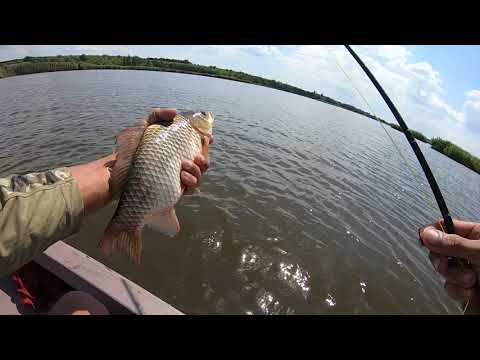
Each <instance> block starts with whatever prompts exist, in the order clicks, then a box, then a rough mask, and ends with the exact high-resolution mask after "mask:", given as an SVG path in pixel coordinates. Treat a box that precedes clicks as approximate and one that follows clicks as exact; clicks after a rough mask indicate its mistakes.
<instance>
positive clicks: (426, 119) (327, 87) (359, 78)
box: [278, 46, 480, 155]
mask: <svg viewBox="0 0 480 360" xmlns="http://www.w3.org/2000/svg"><path fill="white" fill-rule="evenodd" d="M355 50H356V51H357V53H358V54H359V55H360V56H361V57H362V59H363V60H364V62H365V63H366V64H367V66H368V67H369V68H370V70H371V71H372V72H373V73H374V75H375V77H376V78H377V79H378V81H379V82H380V84H381V85H382V87H383V88H384V89H385V91H386V92H387V94H389V96H390V97H391V98H392V100H393V102H394V103H395V104H396V105H397V107H398V109H399V111H400V113H401V114H402V115H403V117H404V119H405V121H406V122H407V124H408V125H409V126H410V127H411V128H412V129H415V130H418V131H421V132H423V133H425V134H426V135H427V136H429V137H432V136H440V137H442V138H446V139H448V140H451V141H453V142H455V143H456V144H458V145H460V146H462V147H464V148H465V149H467V150H468V151H471V152H473V153H474V154H476V155H480V145H479V141H478V139H477V138H478V132H480V90H472V91H469V92H467V93H466V94H465V96H466V100H465V103H464V107H463V109H460V111H459V110H456V109H455V108H454V107H453V106H451V105H450V104H449V103H448V102H447V101H446V100H445V90H444V88H443V86H442V79H441V76H440V73H439V72H438V71H436V70H435V69H434V68H433V66H432V65H431V64H430V63H428V62H425V61H422V62H413V61H412V60H411V58H412V54H411V52H410V51H409V50H408V49H407V48H405V47H403V46H357V47H355ZM278 61H280V62H282V63H283V64H285V65H286V66H287V67H288V68H289V72H290V73H292V74H295V75H294V77H291V81H292V82H295V84H294V85H297V86H303V87H307V88H308V89H309V90H316V91H317V92H323V93H324V94H326V95H328V96H330V97H333V98H336V99H339V100H340V101H344V102H349V103H351V104H353V105H355V106H357V107H360V108H361V109H364V110H366V111H370V110H369V108H368V107H367V105H366V104H365V102H364V101H363V100H362V98H361V97H360V96H358V95H357V93H356V91H355V89H354V87H353V85H352V83H351V82H350V81H349V80H348V79H347V78H346V77H345V75H344V74H343V73H342V71H341V70H340V69H339V68H338V67H337V66H336V62H338V63H339V64H340V65H341V67H342V68H343V69H344V71H345V72H346V73H347V75H348V76H349V77H350V78H351V79H352V80H353V83H354V85H355V86H356V87H357V88H358V89H359V90H360V91H361V93H362V95H363V97H365V98H366V99H367V101H368V102H369V104H370V106H371V107H372V108H373V111H374V112H375V113H376V114H377V115H378V116H380V117H383V118H385V119H386V120H388V121H390V122H395V120H394V118H393V116H392V115H391V113H390V111H389V109H388V108H387V106H386V104H385V102H384V101H383V100H382V99H381V97H380V96H379V94H378V92H377V91H376V89H375V88H374V87H373V85H372V84H371V82H370V80H369V79H368V78H367V77H366V75H365V74H364V73H363V71H362V70H361V69H360V67H359V66H358V65H357V64H356V62H355V60H354V59H353V58H352V57H351V56H350V54H348V52H347V51H346V50H345V49H343V48H342V47H340V46H300V47H298V48H297V49H296V50H295V51H294V52H293V54H291V55H289V56H279V57H278ZM472 132H476V133H477V136H475V135H474V134H472Z"/></svg>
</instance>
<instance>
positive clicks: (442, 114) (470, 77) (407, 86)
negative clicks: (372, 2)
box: [0, 45, 480, 156]
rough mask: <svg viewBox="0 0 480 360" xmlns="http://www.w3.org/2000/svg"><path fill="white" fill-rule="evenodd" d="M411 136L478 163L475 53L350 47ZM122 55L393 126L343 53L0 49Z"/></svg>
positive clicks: (479, 53) (478, 57)
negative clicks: (214, 74) (234, 76)
mask: <svg viewBox="0 0 480 360" xmlns="http://www.w3.org/2000/svg"><path fill="white" fill-rule="evenodd" d="M354 49H355V50H356V51H357V52H358V53H359V55H360V56H361V57H362V58H363V60H364V61H365V62H366V63H367V64H368V65H369V67H370V69H371V70H372V72H373V73H374V74H375V76H376V77H377V79H378V80H379V82H380V83H381V84H382V86H383V87H384V88H385V90H386V91H387V93H388V94H389V95H390V97H391V98H392V100H393V101H394V103H395V104H396V105H397V107H398V108H399V110H400V113H401V114H402V115H403V116H404V118H405V120H406V121H407V123H408V124H409V126H410V127H411V128H412V129H415V130H419V131H421V132H423V133H425V134H426V135H427V136H429V137H432V136H440V137H442V138H445V139H448V140H451V141H453V142H455V143H457V144H458V145H460V146H462V147H464V148H465V149H467V150H469V151H471V152H472V153H474V154H475V155H477V156H480V141H478V139H479V137H480V71H478V64H480V46H418V45H415V46H410V45H409V46H399V45H391V46H388V45H384V46H370V45H369V46H354ZM82 53H85V54H120V55H127V54H129V55H138V56H142V57H147V56H148V57H171V58H180V59H189V60H190V61H192V62H194V63H198V64H204V65H215V66H218V67H225V68H230V69H234V70H240V71H245V72H248V73H252V74H255V75H260V76H264V77H268V78H271V79H276V80H279V81H283V82H287V83H290V84H292V85H295V86H299V87H302V88H304V89H307V90H315V91H317V92H318V93H323V94H325V95H327V96H330V97H333V98H335V99H338V100H340V101H344V102H348V103H351V104H353V105H355V106H358V107H360V108H362V109H364V110H367V111H369V108H368V106H367V105H366V104H365V103H364V102H363V100H362V98H361V97H360V96H358V94H357V93H356V92H355V90H354V88H353V87H352V84H351V82H349V80H347V79H346V77H345V76H344V74H343V73H342V72H341V70H340V69H339V68H338V66H337V63H338V64H340V65H341V67H342V68H343V69H344V70H345V71H346V72H347V74H348V75H349V77H351V78H352V80H353V82H354V83H355V86H356V87H358V88H359V89H360V91H361V92H362V94H363V95H364V97H365V98H366V99H367V101H368V102H369V105H370V106H371V107H372V108H373V112H375V113H376V114H377V115H379V116H381V117H383V118H385V119H386V120H388V121H391V122H395V120H394V118H393V117H392V115H391V114H390V112H389V110H388V108H387V107H386V105H385V103H384V102H383V100H382V99H381V98H380V96H379V95H378V93H377V92H376V90H375V89H374V87H373V86H372V85H371V83H370V81H369V80H368V79H367V78H366V76H365V74H364V73H363V72H362V70H361V69H360V68H359V67H358V65H357V64H356V63H355V61H354V60H353V59H352V57H351V56H350V55H349V54H348V53H347V52H346V50H345V49H344V48H343V47H341V46H320V45H319V46H317V45H315V46H302V45H295V46H270V45H255V46H252V45H235V46H233V45H232V46H214V45H208V46H200V45H194V46H172V45H169V46H163V45H154V46H139V45H129V46H123V45H122V46H116V45H105V46H101V45H61V46H60V45H59V46H53V45H45V46H39V45H35V46H26V45H8V46H4V45H3V46H0V61H3V60H9V59H14V58H22V57H24V56H28V55H30V56H41V55H58V54H82Z"/></svg>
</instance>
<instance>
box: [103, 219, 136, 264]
mask: <svg viewBox="0 0 480 360" xmlns="http://www.w3.org/2000/svg"><path fill="white" fill-rule="evenodd" d="M98 244H99V246H100V248H101V249H102V251H103V253H104V254H105V255H107V256H110V255H111V254H112V252H113V250H114V249H118V250H120V251H122V252H123V253H125V254H127V256H128V257H129V258H130V260H132V261H133V262H134V263H135V264H137V265H138V264H140V257H141V255H142V247H143V243H142V229H141V228H138V229H135V230H133V231H127V230H123V229H120V228H119V227H117V226H115V225H114V224H113V223H112V222H111V221H110V223H109V224H108V226H107V228H106V230H105V233H104V235H103V237H102V239H101V240H100V242H99V243H98Z"/></svg>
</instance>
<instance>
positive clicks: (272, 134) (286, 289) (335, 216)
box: [0, 70, 480, 314]
mask: <svg viewBox="0 0 480 360" xmlns="http://www.w3.org/2000/svg"><path fill="white" fill-rule="evenodd" d="M153 107H176V108H177V109H179V110H207V111H213V112H214V113H215V115H216V120H215V127H214V135H215V143H214V144H213V145H212V146H211V147H210V154H211V167H210V169H209V171H208V172H207V173H206V174H205V176H204V177H203V179H202V185H201V189H200V190H201V191H200V193H199V194H197V195H193V196H189V197H184V198H183V199H182V200H181V202H180V203H179V204H178V205H177V208H176V209H177V215H178V218H179V221H180V224H181V232H180V233H179V235H178V236H177V237H175V238H173V239H172V238H168V237H165V236H162V235H159V234H158V233H155V232H154V231H153V230H150V229H144V233H143V237H144V240H145V244H144V254H143V258H142V263H141V265H140V266H135V265H133V264H131V263H129V261H128V260H127V259H126V258H124V257H123V256H121V255H118V254H116V255H113V256H112V257H110V258H105V257H104V256H102V254H101V253H100V251H99V250H98V248H97V245H96V244H97V241H98V239H99V237H100V236H101V234H102V232H103V230H104V228H105V225H106V223H107V222H108V220H109V217H110V216H111V214H112V212H113V209H114V204H112V205H111V206H108V207H107V208H106V209H104V210H102V211H101V212H99V213H98V214H96V215H95V216H90V217H88V218H86V219H85V221H84V225H83V227H82V230H81V232H80V234H78V236H76V237H75V238H74V239H73V240H71V241H70V243H71V244H72V245H73V246H75V247H77V248H79V249H81V250H82V251H85V252H86V253H88V254H89V255H90V256H92V257H94V258H96V259H97V260H99V261H101V262H103V263H105V264H106V265H108V266H110V267H111V268H113V269H114V270H116V271H118V272H120V273H122V274H123V275H125V276H127V277H128V278H130V279H131V280H133V281H135V282H137V283H139V284H140V285H142V286H144V287H145V288H146V289H148V290H149V291H151V292H153V293H155V294H157V295H158V296H160V297H161V298H162V299H164V300H165V301H167V302H170V303H172V304H173V305H174V306H176V307H178V308H179V309H180V310H182V311H184V312H186V313H191V314H212V313H213V314H225V313H228V314H232V313H233V314H445V313H453V314H455V313H460V308H459V306H458V305H457V304H456V303H454V302H453V301H451V300H450V299H449V298H448V297H447V296H446V294H445V293H444V290H443V285H442V283H441V282H440V281H439V278H438V276H437V275H435V274H434V273H433V272H432V270H431V266H430V264H429V262H428V256H427V252H426V251H425V249H423V248H421V247H420V246H419V243H418V239H417V228H418V227H420V226H422V225H424V224H427V223H430V222H432V221H433V220H434V219H435V218H437V217H438V216H439V213H438V210H437V209H436V205H435V203H434V199H433V196H432V195H431V192H430V190H429V188H428V185H427V184H426V181H425V179H424V177H423V175H419V177H415V176H413V175H412V174H411V172H410V171H409V169H408V167H407V166H406V165H405V163H404V162H403V161H402V159H401V157H400V155H399V154H398V153H397V151H396V150H395V148H394V146H393V145H392V143H391V142H390V141H389V140H388V138H387V136H386V134H385V133H384V130H383V129H382V128H381V125H380V124H379V123H378V122H376V121H373V120H371V119H369V118H366V117H364V116H361V115H358V114H355V113H352V112H349V111H346V110H343V109H340V108H337V107H334V106H331V105H327V104H324V103H321V102H318V101H315V100H312V99H308V98H304V97H301V96H298V95H294V94H289V93H285V92H281V91H278V90H274V89H269V88H265V87H260V86H255V85H249V84H244V83H239V82H234V81H227V80H221V79H215V78H209V77H201V76H194V75H185V74H173V73H161V72H143V71H114V70H100V71H97V70H91V71H77V72H59V73H43V74H33V75H27V76H19V77H13V78H6V79H2V80H0V136H1V139H2V141H1V143H0V150H1V151H0V176H2V175H8V174H11V173H25V172H28V171H36V170H42V169H47V168H52V167H58V166H63V165H72V164H78V163H82V162H87V161H91V160H94V159H96V158H98V157H101V156H104V155H107V154H108V153H109V152H111V151H112V150H113V145H114V137H113V136H114V134H115V133H116V132H118V131H119V130H121V129H122V128H124V127H126V126H129V125H130V124H131V123H132V122H133V121H135V120H136V119H137V118H139V117H141V116H143V115H144V114H145V113H147V112H148V111H149V109H151V108H153ZM407 121H408V119H407ZM387 131H388V132H389V133H390V134H391V136H392V137H393V139H394V140H395V142H396V144H397V145H398V147H399V148H400V150H401V152H402V153H403V154H404V156H405V157H406V160H407V162H408V164H409V165H410V166H411V167H412V168H413V170H414V171H415V172H417V173H418V174H421V169H420V168H419V166H418V165H417V162H416V160H415V158H414V155H413V153H412V151H411V149H410V148H409V146H408V144H407V142H406V141H405V139H404V136H403V135H402V134H401V133H399V132H397V131H396V130H393V129H390V128H389V129H387ZM421 148H422V150H423V151H424V154H425V157H426V158H427V160H428V162H429V164H430V165H431V167H432V170H433V172H434V174H435V176H436V177H437V180H438V182H439V184H440V187H441V188H442V190H443V193H444V196H445V198H446V202H447V204H448V205H449V207H450V211H451V213H452V214H453V215H454V216H455V217H457V218H462V219H468V220H476V221H478V220H480V208H479V206H478V204H479V203H480V177H479V175H478V174H475V173H474V172H473V171H471V170H469V169H467V168H465V167H463V166H462V165H460V164H457V163H456V162H454V161H452V160H450V159H449V158H447V157H445V156H443V155H442V154H440V153H438V152H436V151H434V150H432V149H430V147H429V145H428V144H423V143H421Z"/></svg>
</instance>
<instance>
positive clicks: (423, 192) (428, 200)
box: [327, 46, 445, 232]
mask: <svg viewBox="0 0 480 360" xmlns="http://www.w3.org/2000/svg"><path fill="white" fill-rule="evenodd" d="M327 51H328V52H330V50H329V48H328V46H327ZM333 60H334V62H335V64H336V65H337V67H338V68H339V69H340V71H341V72H342V73H343V74H344V75H345V77H346V78H347V79H348V80H349V81H350V83H351V84H352V86H353V88H354V89H355V90H356V92H357V93H358V95H359V96H360V97H361V98H362V100H363V101H364V102H365V104H366V105H367V107H368V109H369V110H370V113H371V114H373V116H375V117H376V118H377V119H379V117H378V116H377V114H376V113H375V111H374V110H373V108H372V106H370V103H369V102H368V100H367V99H366V97H365V96H364V95H363V93H362V92H361V91H360V89H359V88H358V87H357V86H356V85H355V82H354V81H353V79H352V78H351V77H350V76H349V75H348V74H347V72H346V71H345V70H344V69H343V67H342V65H340V63H339V62H338V61H337V58H336V56H335V54H333ZM378 123H379V124H380V126H381V127H382V129H383V131H385V134H387V136H388V138H389V139H390V141H391V142H392V144H393V146H394V147H395V149H396V151H397V154H398V155H399V156H400V158H401V159H402V161H403V163H404V165H406V166H407V168H408V169H409V171H410V174H411V175H412V176H413V177H414V178H416V179H417V180H418V181H419V182H420V184H423V180H422V178H421V177H420V175H419V174H418V173H417V172H416V171H415V170H414V168H413V167H412V166H411V165H410V164H409V162H408V161H407V159H406V158H405V156H404V155H403V154H402V151H401V150H400V149H399V147H398V145H397V144H396V142H395V141H394V140H393V138H392V136H391V135H390V133H389V132H388V131H387V129H386V128H385V126H384V124H383V123H382V122H381V121H378ZM420 195H421V196H422V197H423V200H424V201H425V202H426V203H427V204H428V206H429V207H430V210H432V212H433V213H434V214H436V213H437V208H436V207H435V205H434V204H433V201H432V199H431V197H430V196H429V195H428V193H426V190H425V188H424V187H420ZM440 226H441V227H442V230H443V232H445V230H444V229H443V226H442V224H441V223H440Z"/></svg>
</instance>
